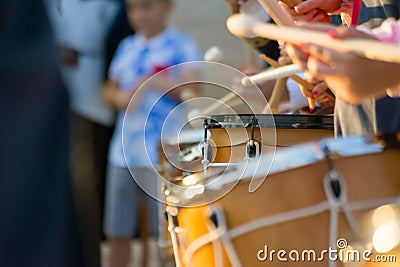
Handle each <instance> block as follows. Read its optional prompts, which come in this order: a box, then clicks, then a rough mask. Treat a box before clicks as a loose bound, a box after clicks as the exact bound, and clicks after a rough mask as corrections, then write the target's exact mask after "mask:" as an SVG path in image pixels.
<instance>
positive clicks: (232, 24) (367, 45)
mask: <svg viewBox="0 0 400 267" xmlns="http://www.w3.org/2000/svg"><path fill="white" fill-rule="evenodd" d="M227 27H228V29H229V31H230V32H231V33H232V34H234V35H236V36H238V37H246V36H254V35H257V36H262V37H264V38H270V39H273V40H282V41H285V42H288V43H293V44H305V43H315V44H318V45H321V46H325V47H327V48H330V49H334V50H336V51H339V52H351V53H354V54H356V55H358V56H362V57H365V58H369V59H372V60H380V61H386V62H392V63H400V46H398V45H393V44H387V43H382V42H380V41H376V40H366V39H360V38H353V39H349V40H335V39H332V38H331V37H329V35H328V34H327V33H324V32H318V31H313V30H308V29H303V28H299V27H288V26H276V25H273V24H268V23H263V22H259V21H257V20H255V19H254V18H252V17H250V16H246V15H241V14H237V15H232V16H231V17H229V18H228V20H227Z"/></svg>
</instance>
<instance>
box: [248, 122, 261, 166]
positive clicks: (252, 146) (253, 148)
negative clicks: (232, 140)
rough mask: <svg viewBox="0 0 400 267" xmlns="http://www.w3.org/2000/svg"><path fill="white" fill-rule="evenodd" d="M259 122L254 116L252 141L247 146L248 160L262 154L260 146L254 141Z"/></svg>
mask: <svg viewBox="0 0 400 267" xmlns="http://www.w3.org/2000/svg"><path fill="white" fill-rule="evenodd" d="M258 126H259V124H258V120H257V118H256V117H255V116H254V117H253V119H252V121H251V135H250V140H249V142H248V143H247V145H246V159H253V158H256V157H258V156H259V154H260V144H259V143H258V142H257V141H256V140H255V139H254V128H255V127H258Z"/></svg>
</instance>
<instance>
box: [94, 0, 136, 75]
mask: <svg viewBox="0 0 400 267" xmlns="http://www.w3.org/2000/svg"><path fill="white" fill-rule="evenodd" d="M87 1H91V0H87ZM114 1H117V2H118V3H119V8H118V10H117V12H116V15H115V16H114V19H113V20H112V22H111V24H110V26H109V27H108V29H107V33H106V40H105V56H106V68H105V69H104V80H105V81H106V80H107V79H108V69H109V67H110V64H111V61H112V59H113V57H114V54H115V51H116V50H117V48H118V45H119V43H120V42H121V41H122V39H124V38H125V37H127V36H128V35H131V34H134V33H135V31H134V29H132V28H131V26H130V25H129V22H128V17H127V15H126V7H125V1H124V0H114Z"/></svg>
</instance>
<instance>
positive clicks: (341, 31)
mask: <svg viewBox="0 0 400 267" xmlns="http://www.w3.org/2000/svg"><path fill="white" fill-rule="evenodd" d="M328 33H329V35H330V37H332V38H334V39H350V38H365V39H375V38H374V37H373V36H371V35H369V34H367V33H364V32H362V31H359V30H357V29H356V28H354V27H350V28H348V27H346V26H339V27H337V28H333V29H331V30H330V31H329V32H328Z"/></svg>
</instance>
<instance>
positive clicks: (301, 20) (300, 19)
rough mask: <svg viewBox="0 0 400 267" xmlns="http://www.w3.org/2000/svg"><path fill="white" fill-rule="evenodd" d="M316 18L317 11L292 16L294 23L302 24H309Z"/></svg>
mask: <svg viewBox="0 0 400 267" xmlns="http://www.w3.org/2000/svg"><path fill="white" fill-rule="evenodd" d="M316 16H318V10H316V9H313V10H311V11H310V12H307V13H305V14H304V15H299V14H297V16H293V19H294V21H295V22H296V23H300V24H301V23H304V21H307V22H311V21H312V20H313V19H314V18H315V17H316Z"/></svg>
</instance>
